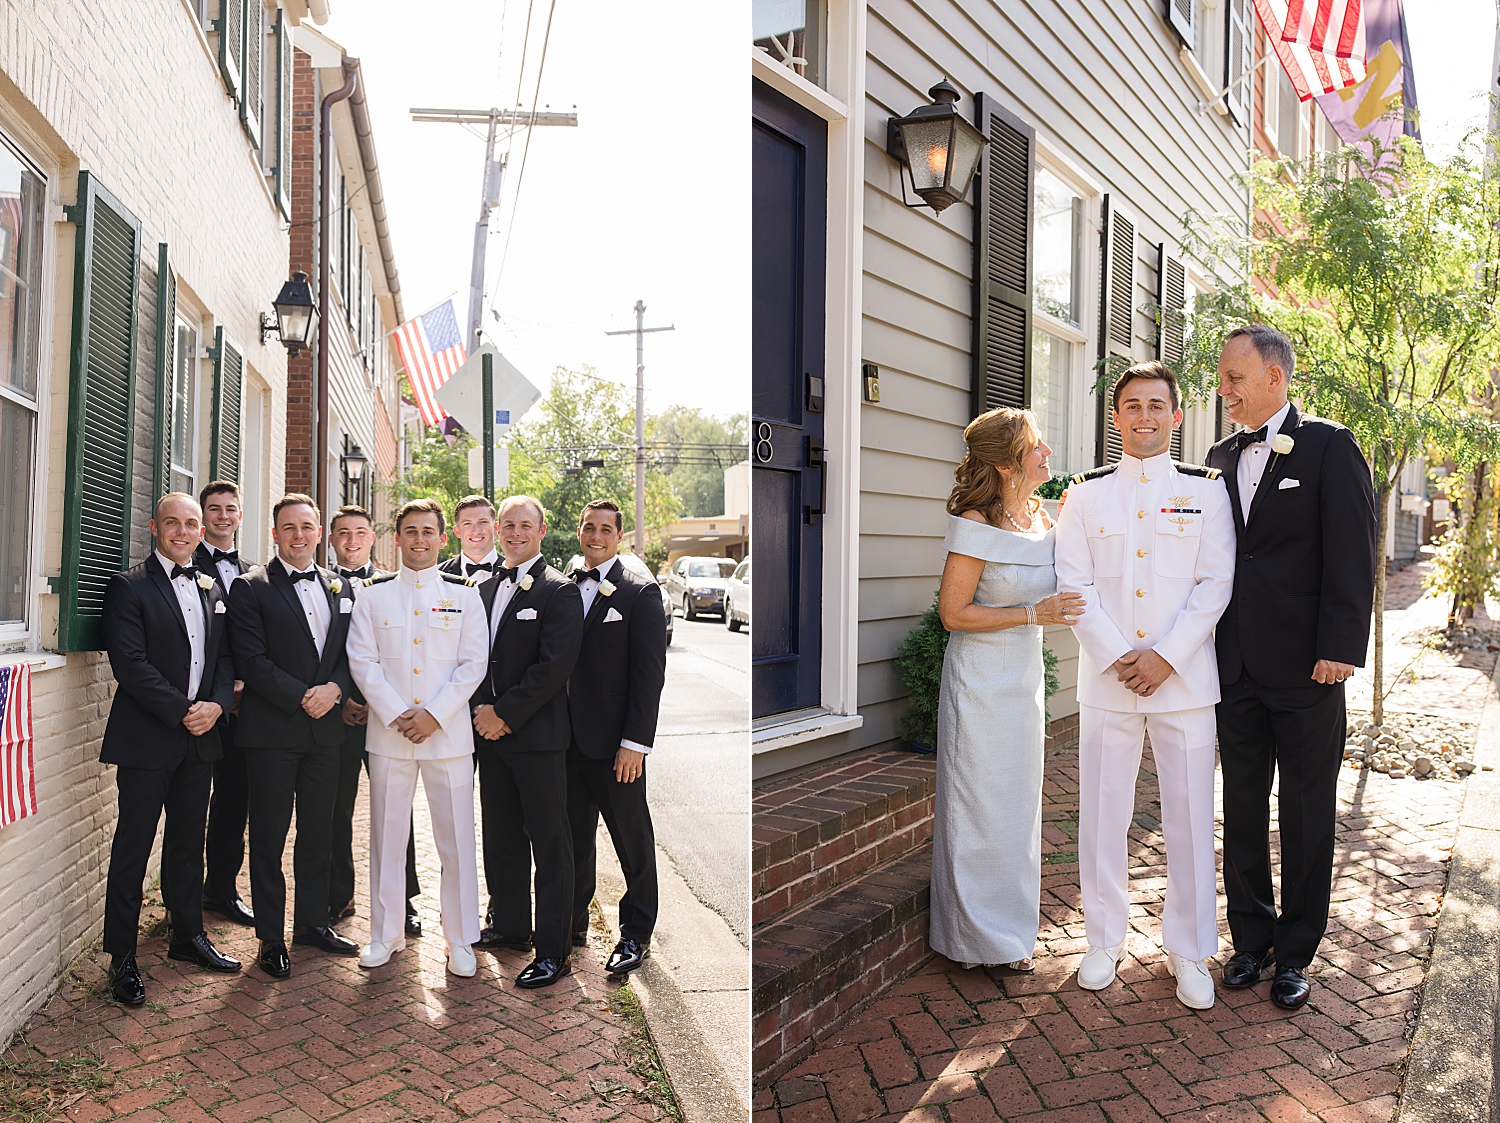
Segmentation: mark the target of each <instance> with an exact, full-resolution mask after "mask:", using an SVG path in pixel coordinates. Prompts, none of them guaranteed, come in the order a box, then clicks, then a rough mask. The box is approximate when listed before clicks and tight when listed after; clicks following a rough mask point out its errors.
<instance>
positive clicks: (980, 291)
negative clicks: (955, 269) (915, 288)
mask: <svg viewBox="0 0 1500 1123" xmlns="http://www.w3.org/2000/svg"><path fill="white" fill-rule="evenodd" d="M974 106H975V121H976V122H977V123H978V125H979V128H980V129H981V130H982V131H983V132H984V135H985V136H987V137H988V138H989V141H990V143H989V145H988V146H987V147H986V149H985V153H984V165H983V167H982V169H981V172H980V178H979V183H978V185H977V186H976V188H975V193H974V197H975V203H976V205H975V207H974V347H973V392H974V400H973V407H972V408H973V413H974V415H975V416H978V415H979V414H981V413H984V412H986V411H988V410H992V409H995V408H996V407H998V406H1013V407H1016V408H1025V407H1027V406H1029V405H1030V404H1031V259H1032V247H1031V208H1032V198H1033V193H1034V190H1035V185H1036V130H1035V129H1033V128H1032V127H1031V126H1030V125H1028V124H1026V122H1024V121H1022V120H1021V119H1020V118H1019V117H1017V116H1016V115H1015V114H1013V113H1011V112H1009V111H1008V110H1006V109H1004V108H1002V107H1001V106H1000V105H999V104H998V103H997V102H996V101H995V99H994V98H992V97H989V96H987V95H985V94H975V95H974Z"/></svg>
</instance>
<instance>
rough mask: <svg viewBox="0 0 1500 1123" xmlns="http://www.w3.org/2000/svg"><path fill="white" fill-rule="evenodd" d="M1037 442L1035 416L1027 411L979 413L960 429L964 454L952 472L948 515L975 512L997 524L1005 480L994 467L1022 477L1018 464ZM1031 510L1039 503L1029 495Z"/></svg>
mask: <svg viewBox="0 0 1500 1123" xmlns="http://www.w3.org/2000/svg"><path fill="white" fill-rule="evenodd" d="M1040 440H1041V432H1040V430H1038V429H1037V424H1036V417H1035V416H1034V415H1033V414H1032V412H1031V411H1030V410H1029V409H1013V408H1012V407H1010V406H1001V407H1000V408H999V409H992V410H990V411H989V412H988V413H981V414H980V415H979V416H978V417H976V418H975V419H974V420H973V421H971V422H969V427H968V428H967V429H965V430H964V444H966V445H967V446H968V451H967V452H966V453H964V458H963V459H962V460H960V461H959V462H958V467H957V468H955V469H953V492H952V494H950V495H949V496H948V513H949V514H950V515H962V514H963V513H964V512H965V511H979V512H981V513H982V514H983V515H984V517H985V521H986V522H988V523H990V524H991V525H992V526H993V525H997V524H998V523H999V521H1000V519H1002V518H1003V517H1004V515H1005V477H1004V476H1002V475H1001V474H1000V472H999V471H998V470H997V469H998V468H1006V469H1009V470H1010V471H1011V472H1012V473H1018V474H1021V475H1023V476H1024V470H1023V468H1022V462H1023V461H1025V459H1026V457H1028V456H1030V455H1031V451H1032V449H1034V448H1036V446H1037V442H1038V441H1040ZM1031 502H1032V505H1033V509H1035V508H1036V507H1039V506H1041V500H1039V499H1037V498H1036V497H1035V496H1032V498H1031Z"/></svg>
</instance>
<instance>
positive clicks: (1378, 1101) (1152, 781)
mask: <svg viewBox="0 0 1500 1123" xmlns="http://www.w3.org/2000/svg"><path fill="white" fill-rule="evenodd" d="M1424 569H1425V566H1421V567H1414V568H1413V569H1409V570H1407V571H1405V572H1403V573H1401V574H1398V575H1396V576H1395V577H1393V579H1392V582H1391V603H1390V606H1389V609H1388V611H1387V614H1386V624H1387V635H1388V638H1389V639H1390V640H1391V647H1390V649H1389V651H1388V655H1387V667H1389V668H1391V669H1392V671H1395V670H1397V669H1398V668H1401V667H1403V666H1407V667H1408V671H1407V673H1406V675H1405V677H1404V679H1403V681H1402V683H1401V685H1400V686H1399V687H1398V688H1397V689H1395V690H1393V691H1392V693H1391V696H1390V699H1389V704H1391V705H1392V706H1393V707H1394V716H1395V717H1396V719H1397V720H1399V721H1405V722H1407V723H1408V724H1417V723H1418V722H1432V721H1433V720H1435V719H1436V718H1437V717H1439V716H1441V717H1442V718H1444V719H1446V721H1445V723H1444V724H1445V728H1447V729H1450V730H1452V729H1455V728H1457V727H1459V726H1460V725H1465V726H1467V729H1468V731H1469V734H1468V735H1469V736H1472V734H1473V730H1474V723H1477V721H1478V718H1479V714H1478V713H1477V712H1473V711H1472V708H1470V707H1465V706H1464V705H1463V703H1462V699H1463V698H1465V697H1469V696H1471V695H1474V694H1476V692H1477V690H1478V682H1482V680H1484V679H1486V678H1487V677H1488V676H1489V674H1490V673H1492V672H1493V670H1494V662H1495V656H1494V654H1493V653H1490V652H1484V653H1482V654H1481V653H1478V652H1472V653H1469V654H1465V655H1462V656H1454V655H1451V654H1448V653H1443V652H1438V651H1434V650H1433V649H1431V648H1428V647H1425V646H1424V645H1423V642H1422V641H1423V640H1424V639H1425V638H1426V637H1427V636H1429V635H1430V634H1431V630H1432V629H1433V628H1434V627H1437V626H1440V625H1441V624H1442V622H1443V614H1444V609H1445V607H1446V605H1445V603H1444V601H1443V599H1442V598H1439V597H1436V596H1433V595H1427V596H1424V595H1423V592H1422V588H1421V583H1420V582H1421V578H1422V576H1423V571H1424ZM1479 623H1480V624H1481V625H1482V626H1483V627H1486V628H1488V627H1489V626H1490V625H1489V620H1488V619H1487V618H1485V619H1482V620H1481V621H1479ZM1412 669H1415V670H1416V671H1417V673H1416V675H1415V676H1414V677H1413V675H1412V674H1411V673H1410V672H1411V670H1412ZM1476 680H1478V681H1476ZM1367 681H1368V676H1366V682H1367ZM1368 690H1369V688H1368V686H1365V688H1364V693H1363V697H1361V696H1360V694H1359V692H1358V686H1356V691H1355V692H1354V695H1353V697H1352V698H1351V703H1352V704H1351V725H1355V726H1356V727H1357V726H1358V724H1359V723H1360V722H1363V721H1364V720H1367V718H1365V717H1364V716H1362V715H1357V713H1356V712H1354V711H1355V707H1356V706H1358V705H1359V703H1360V702H1363V703H1364V704H1365V705H1368V698H1369V693H1368ZM1465 747H1466V748H1469V749H1472V746H1471V745H1465ZM1464 790H1465V782H1460V781H1457V780H1425V781H1418V780H1415V779H1412V778H1401V779H1397V778H1393V777H1390V776H1387V775H1384V774H1381V773H1379V772H1376V771H1371V770H1360V769H1357V768H1354V767H1345V768H1344V769H1342V770H1341V772H1340V782H1339V806H1338V827H1337V834H1336V844H1335V846H1336V849H1335V856H1334V884H1333V894H1332V902H1333V903H1332V908H1331V916H1330V921H1329V926H1328V934H1327V937H1326V938H1325V940H1324V941H1323V944H1322V947H1321V948H1320V954H1319V956H1318V958H1317V960H1316V961H1315V962H1314V964H1313V965H1312V968H1311V969H1310V974H1311V976H1312V980H1313V990H1312V999H1311V1001H1310V1002H1309V1003H1308V1005H1307V1006H1306V1007H1304V1008H1303V1009H1302V1010H1300V1011H1298V1012H1296V1013H1287V1012H1285V1011H1282V1010H1280V1009H1278V1008H1277V1007H1275V1006H1273V1005H1272V1004H1271V1003H1270V1002H1269V1000H1268V994H1269V990H1270V984H1269V981H1266V982H1262V983H1261V984H1260V985H1259V986H1257V987H1255V988H1253V989H1251V990H1248V991H1226V990H1224V989H1222V988H1220V989H1219V990H1218V994H1217V1002H1216V1004H1215V1005H1214V1007H1213V1009H1211V1010H1207V1011H1193V1010H1189V1009H1187V1008H1186V1007H1184V1006H1182V1005H1181V1004H1180V1003H1178V1002H1177V1000H1176V998H1175V997H1174V990H1175V981H1174V980H1173V979H1172V978H1171V977H1170V975H1169V974H1168V972H1167V969H1166V962H1165V955H1164V953H1163V952H1162V950H1161V946H1160V942H1159V941H1160V933H1161V913H1162V907H1163V900H1164V894H1165V888H1166V854H1165V847H1164V843H1163V840H1162V835H1161V825H1160V818H1161V810H1160V799H1159V795H1158V791H1157V786H1156V777H1155V773H1154V763H1153V761H1152V759H1151V756H1150V752H1149V749H1148V751H1147V755H1146V758H1145V760H1144V761H1143V765H1142V773H1141V778H1140V782H1139V785H1138V787H1137V794H1136V817H1135V823H1134V825H1133V827H1132V829H1131V832H1130V852H1131V857H1130V866H1131V886H1130V890H1131V892H1130V901H1131V931H1130V934H1129V936H1128V937H1127V942H1126V948H1125V955H1124V956H1123V957H1122V960H1121V964H1120V972H1119V979H1118V981H1117V982H1116V983H1115V984H1114V985H1112V986H1110V987H1109V988H1108V989H1106V990H1104V991H1100V992H1097V993H1094V992H1089V991H1084V990H1081V989H1079V987H1078V985H1077V983H1076V981H1075V975H1076V972H1077V969H1078V964H1079V961H1080V960H1081V959H1082V957H1083V952H1084V950H1085V949H1086V947H1087V940H1086V939H1085V937H1084V930H1083V923H1082V919H1083V918H1082V915H1081V913H1080V911H1079V892H1078V866H1077V829H1078V827H1077V824H1078V794H1077V793H1078V769H1077V754H1076V751H1073V750H1067V751H1062V752H1059V753H1057V754H1055V755H1053V756H1052V757H1050V758H1049V759H1048V760H1047V763H1046V783H1045V786H1044V789H1043V792H1044V794H1043V815H1042V817H1043V820H1044V822H1043V835H1042V839H1043V841H1042V855H1043V856H1042V861H1043V867H1042V871H1043V877H1042V903H1041V911H1042V929H1041V933H1040V936H1039V938H1038V942H1037V951H1036V954H1035V962H1036V971H1035V973H1034V974H1031V975H1021V974H1016V973H1014V972H1009V971H1005V970H1001V969H995V970H983V969H977V970H971V971H965V970H962V969H961V968H960V967H959V966H958V965H956V964H954V963H952V962H950V961H948V960H947V959H944V958H943V957H941V956H936V957H934V958H933V959H932V960H931V961H929V962H928V964H927V965H926V966H925V967H924V968H922V969H921V970H920V971H919V972H918V973H916V974H915V975H913V976H911V977H910V978H907V979H905V980H903V981H902V982H900V983H898V984H897V985H896V986H895V987H893V988H892V989H891V990H889V991H887V992H886V993H885V994H884V995H882V996H880V997H879V998H878V999H877V1000H876V1001H875V1002H873V1003H872V1004H870V1005H869V1006H867V1007H866V1008H864V1009H863V1010H861V1011H859V1012H858V1013H857V1014H856V1015H855V1017H854V1018H853V1020H852V1021H850V1022H849V1023H847V1024H846V1025H845V1026H843V1027H842V1028H841V1030H840V1031H839V1032H837V1033H835V1034H833V1035H831V1036H830V1037H829V1038H828V1039H827V1040H826V1041H824V1042H823V1043H822V1044H821V1045H820V1047H819V1048H818V1050H817V1051H816V1052H815V1053H813V1054H812V1056H810V1057H809V1058H808V1059H807V1060H806V1061H805V1062H804V1063H802V1064H801V1065H799V1066H798V1067H797V1068H796V1069H794V1070H793V1071H792V1072H790V1073H789V1074H787V1076H785V1077H784V1078H783V1079H782V1080H780V1081H779V1082H777V1084H776V1085H775V1086H774V1087H772V1088H770V1089H767V1090H765V1091H763V1092H761V1093H760V1094H759V1095H757V1096H756V1098H755V1104H754V1106H755V1109H756V1110H755V1114H756V1123H776V1121H780V1123H850V1121H854V1120H870V1119H892V1120H894V1119H896V1118H903V1119H908V1120H915V1121H919V1123H944V1121H946V1123H992V1121H994V1120H997V1119H1003V1120H1011V1119H1024V1120H1027V1121H1028V1123H1030V1121H1035V1123H1043V1121H1047V1123H1106V1121H1108V1123H1127V1121H1128V1123H1160V1121H1162V1120H1167V1121H1169V1123H1187V1121H1190V1120H1191V1121H1194V1123H1210V1121H1212V1123H1268V1121H1269V1123H1293V1121H1295V1123H1313V1121H1318V1123H1390V1121H1391V1120H1393V1119H1394V1118H1395V1117H1396V1114H1397V1107H1398V1104H1397V1095H1398V1093H1399V1091H1400V1089H1401V1086H1402V1082H1403V1079H1404V1078H1405V1076H1406V1066H1407V1061H1408V1054H1409V1039H1410V1035H1411V1032H1412V1026H1413V1023H1414V1021H1415V1018H1416V1014H1417V1010H1418V1007H1419V1004H1420V1000H1421V993H1422V988H1423V982H1424V979H1425V975H1426V971H1427V967H1428V965H1429V962H1430V958H1431V948H1432V933H1433V930H1434V928H1435V926H1436V924H1437V919H1438V914H1439V911H1440V909H1441V907H1442V903H1443V900H1444V892H1445V888H1446V885H1447V876H1448V866H1449V860H1450V856H1451V854H1452V852H1453V846H1454V840H1455V837H1456V834H1457V825H1458V812H1459V808H1460V806H1461V804H1462V802H1463V794H1464ZM1218 798H1219V795H1218V793H1216V800H1217V799H1218ZM1272 815H1273V830H1272V836H1271V843H1272V849H1273V853H1275V852H1276V851H1278V850H1279V835H1278V833H1277V832H1276V829H1275V827H1274V816H1275V804H1274V802H1273V804H1272ZM1220 821H1222V820H1220ZM1220 865H1222V861H1221V862H1220ZM1220 909H1221V911H1220V932H1221V933H1224V934H1227V932H1228V927H1227V925H1226V924H1225V923H1224V920H1223V912H1222V909H1223V898H1222V895H1221V897H1220ZM1231 952H1232V949H1231V948H1229V947H1228V945H1227V940H1226V943H1225V945H1224V946H1223V948H1222V949H1221V952H1220V955H1219V956H1218V958H1217V960H1216V961H1215V962H1214V963H1212V964H1211V969H1212V973H1213V974H1214V976H1215V978H1216V979H1217V976H1218V963H1220V962H1222V961H1223V960H1224V959H1225V958H1227V957H1228V955H1229V954H1231ZM1491 970H1493V968H1491ZM1444 1118H1458V1116H1451V1115H1449V1116H1444Z"/></svg>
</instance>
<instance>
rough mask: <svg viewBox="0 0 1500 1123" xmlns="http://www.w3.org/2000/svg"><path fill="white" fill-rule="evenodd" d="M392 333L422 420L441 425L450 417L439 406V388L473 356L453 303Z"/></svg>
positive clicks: (403, 325)
mask: <svg viewBox="0 0 1500 1123" xmlns="http://www.w3.org/2000/svg"><path fill="white" fill-rule="evenodd" d="M392 334H393V335H394V336H395V339H396V350H397V351H398V352H400V354H401V365H402V366H404V367H405V368H406V379H407V381H408V382H410V383H411V392H412V396H413V397H415V398H416V399H417V410H418V412H419V413H421V415H422V421H423V422H424V423H425V424H427V425H441V424H442V423H443V418H445V417H447V416H448V414H447V412H446V411H445V410H444V409H443V407H442V406H440V405H438V402H437V390H438V387H439V386H441V385H442V384H443V383H444V382H447V381H448V379H449V378H451V377H453V372H454V371H456V370H457V369H458V368H459V367H461V366H463V365H464V360H466V359H467V358H468V357H469V353H468V351H467V350H465V349H464V341H463V337H462V336H460V335H459V334H458V317H457V316H455V315H454V314H453V301H451V300H445V301H444V302H443V303H442V304H439V305H438V306H437V307H436V308H434V309H432V310H431V311H430V312H424V313H422V315H420V316H417V317H416V318H414V319H411V320H407V321H406V323H404V324H402V325H401V326H400V327H399V328H397V329H396V330H395V332H393V333H392Z"/></svg>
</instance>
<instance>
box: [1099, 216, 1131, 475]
mask: <svg viewBox="0 0 1500 1123" xmlns="http://www.w3.org/2000/svg"><path fill="white" fill-rule="evenodd" d="M1135 231H1136V225H1135V220H1134V219H1133V218H1131V217H1130V216H1129V215H1128V214H1126V213H1124V212H1123V211H1121V210H1120V209H1119V208H1118V207H1117V206H1115V205H1114V196H1112V195H1105V196H1104V235H1103V237H1102V239H1101V255H1100V257H1101V260H1100V265H1099V275H1100V277H1101V278H1102V280H1103V292H1102V293H1101V297H1100V301H1099V358H1100V360H1101V362H1110V363H1111V364H1112V365H1118V363H1119V360H1124V362H1125V363H1126V364H1128V363H1131V362H1134V361H1135V259H1136V253H1135ZM1113 385H1114V383H1113V380H1111V382H1110V386H1111V387H1113ZM1120 453H1121V445H1120V434H1119V433H1118V432H1117V431H1116V430H1115V427H1114V425H1113V424H1111V421H1110V394H1109V390H1106V391H1105V392H1104V393H1103V394H1101V395H1100V397H1099V421H1098V436H1097V440H1096V444H1095V459H1096V460H1098V462H1099V463H1100V464H1113V463H1115V462H1116V461H1118V460H1119V459H1120Z"/></svg>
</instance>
